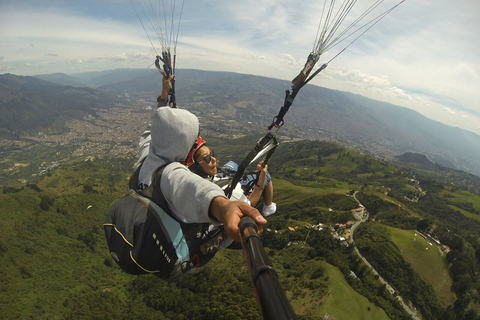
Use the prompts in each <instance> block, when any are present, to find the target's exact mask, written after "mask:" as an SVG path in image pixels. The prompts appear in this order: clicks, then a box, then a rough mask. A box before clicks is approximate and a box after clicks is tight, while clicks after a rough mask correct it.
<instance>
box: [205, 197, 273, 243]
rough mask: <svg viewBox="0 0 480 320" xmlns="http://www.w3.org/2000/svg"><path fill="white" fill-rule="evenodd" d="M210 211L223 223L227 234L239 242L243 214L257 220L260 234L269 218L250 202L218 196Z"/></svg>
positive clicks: (213, 201)
mask: <svg viewBox="0 0 480 320" xmlns="http://www.w3.org/2000/svg"><path fill="white" fill-rule="evenodd" d="M210 213H211V214H212V215H213V216H214V217H215V218H216V219H217V220H218V221H220V222H221V223H223V228H224V230H225V232H226V234H227V235H228V236H229V237H230V238H232V239H233V240H235V241H237V242H239V241H241V240H240V229H239V227H238V226H239V224H240V219H241V218H242V217H243V216H249V217H252V218H253V220H255V222H256V223H257V226H258V234H261V233H262V232H263V225H265V224H266V223H267V220H265V218H264V217H263V216H262V215H261V214H260V212H259V211H258V210H257V209H255V208H254V207H252V206H250V205H249V204H248V203H246V202H243V201H230V200H228V199H226V198H223V197H216V198H215V199H213V200H212V203H211V205H210Z"/></svg>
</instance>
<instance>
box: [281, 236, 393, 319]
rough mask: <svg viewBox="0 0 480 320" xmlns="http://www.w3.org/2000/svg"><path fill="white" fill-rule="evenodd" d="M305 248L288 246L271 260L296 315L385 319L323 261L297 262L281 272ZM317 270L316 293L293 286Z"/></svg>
mask: <svg viewBox="0 0 480 320" xmlns="http://www.w3.org/2000/svg"><path fill="white" fill-rule="evenodd" d="M307 247H308V246H307ZM307 247H302V246H299V245H295V246H291V247H289V248H287V249H284V250H282V251H280V252H279V253H278V254H277V255H275V256H274V257H273V258H272V263H273V265H274V266H275V268H276V269H277V271H278V272H279V274H280V278H281V279H285V278H286V279H287V280H284V281H283V283H282V286H283V287H284V289H285V291H286V293H287V296H288V298H289V299H290V303H291V304H292V307H293V309H294V310H295V312H296V313H297V315H299V316H310V317H312V319H323V317H324V316H325V315H326V314H328V315H329V316H331V317H332V319H349V320H357V319H358V320H360V319H365V320H368V319H372V320H382V319H389V318H388V317H387V315H386V314H385V312H384V311H383V310H382V309H381V308H378V307H376V306H375V305H374V304H373V303H371V302H369V301H368V299H367V298H365V297H364V296H362V295H360V294H359V293H358V292H356V291H355V290H354V289H353V288H352V287H350V285H349V284H348V283H347V281H346V280H345V278H344V276H343V274H342V273H341V272H340V270H339V269H338V268H336V267H334V266H332V265H331V264H328V263H327V262H325V261H320V260H305V261H302V262H301V263H298V261H297V263H295V264H294V266H292V267H291V269H288V270H285V269H284V268H283V265H284V264H285V262H289V261H290V259H292V257H294V256H297V254H299V253H302V254H300V256H304V254H303V253H305V255H306V252H307V251H308V248H307ZM303 251H304V252H303ZM292 265H293V264H292ZM317 269H322V270H323V274H322V276H321V277H319V278H318V279H316V280H315V281H316V285H317V286H318V289H315V288H309V289H307V288H305V287H299V286H298V285H296V283H297V282H298V277H304V278H309V277H310V276H311V274H312V272H313V270H317ZM286 273H287V274H288V273H292V274H294V277H295V278H292V276H290V277H289V276H288V275H286Z"/></svg>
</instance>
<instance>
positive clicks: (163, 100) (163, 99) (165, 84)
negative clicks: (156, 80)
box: [157, 74, 175, 108]
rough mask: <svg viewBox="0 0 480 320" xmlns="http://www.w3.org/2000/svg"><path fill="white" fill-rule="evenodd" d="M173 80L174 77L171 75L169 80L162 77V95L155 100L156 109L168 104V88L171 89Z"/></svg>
mask: <svg viewBox="0 0 480 320" xmlns="http://www.w3.org/2000/svg"><path fill="white" fill-rule="evenodd" d="M174 78H175V75H173V74H172V75H171V76H170V77H169V78H167V77H165V76H163V79H162V93H161V94H160V96H158V98H157V108H160V107H164V106H166V105H167V102H168V94H169V93H170V88H171V87H172V80H173V79H174Z"/></svg>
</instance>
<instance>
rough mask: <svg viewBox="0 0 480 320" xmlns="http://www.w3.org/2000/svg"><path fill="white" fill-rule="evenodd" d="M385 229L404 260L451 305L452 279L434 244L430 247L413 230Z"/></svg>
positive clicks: (452, 300)
mask: <svg viewBox="0 0 480 320" xmlns="http://www.w3.org/2000/svg"><path fill="white" fill-rule="evenodd" d="M386 228H388V230H389V231H390V234H391V239H392V241H393V242H394V243H395V244H396V245H397V247H398V248H399V249H400V252H401V254H402V256H403V257H404V259H405V260H406V261H407V262H408V263H410V265H411V266H412V268H413V269H414V270H415V271H416V272H417V273H418V274H419V275H420V277H422V279H423V280H425V281H426V282H427V283H429V284H430V285H431V286H432V287H433V289H434V290H435V292H436V294H437V295H438V297H439V298H440V299H441V300H442V301H443V302H444V303H445V304H449V305H450V304H452V303H453V302H454V301H455V296H454V295H453V294H452V292H451V291H450V287H451V286H452V279H451V278H450V275H449V274H448V270H447V269H446V268H445V265H444V262H443V257H444V255H443V253H442V252H441V251H440V249H439V248H438V247H437V246H436V245H435V244H433V245H430V243H429V241H428V240H425V239H423V238H422V237H421V236H420V235H419V234H417V233H416V231H414V230H401V229H397V228H391V227H386Z"/></svg>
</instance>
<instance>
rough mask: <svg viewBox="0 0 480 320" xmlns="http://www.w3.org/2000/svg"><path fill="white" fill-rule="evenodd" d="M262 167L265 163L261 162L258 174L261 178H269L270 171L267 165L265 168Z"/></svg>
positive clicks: (258, 166) (258, 165)
mask: <svg viewBox="0 0 480 320" xmlns="http://www.w3.org/2000/svg"><path fill="white" fill-rule="evenodd" d="M262 165H263V161H262V162H260V163H259V164H257V173H258V175H259V177H262V176H264V177H266V176H267V171H268V165H267V164H266V165H264V166H262Z"/></svg>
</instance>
